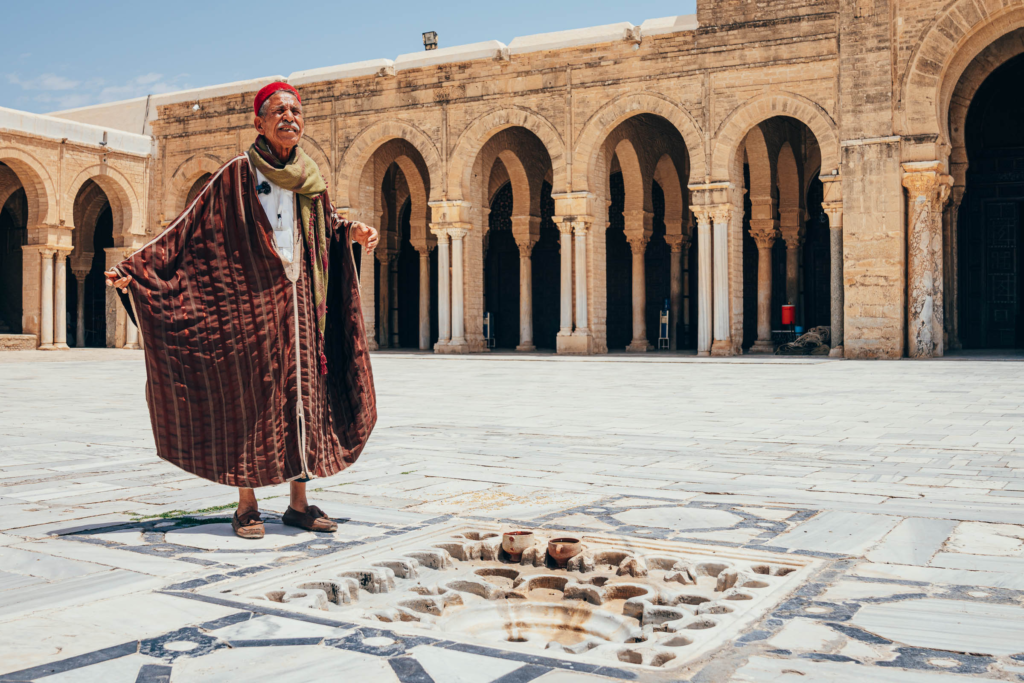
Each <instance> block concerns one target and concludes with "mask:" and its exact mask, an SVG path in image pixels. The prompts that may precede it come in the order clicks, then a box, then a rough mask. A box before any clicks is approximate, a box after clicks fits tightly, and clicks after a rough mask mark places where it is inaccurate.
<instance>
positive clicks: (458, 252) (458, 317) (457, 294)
mask: <svg viewBox="0 0 1024 683" xmlns="http://www.w3.org/2000/svg"><path fill="white" fill-rule="evenodd" d="M468 232H469V231H468V230H466V229H465V228H448V236H449V237H450V238H451V241H452V340H451V343H450V344H449V346H451V347H453V348H454V349H458V350H459V351H460V352H461V353H467V352H468V351H469V345H468V344H467V343H466V326H465V303H464V302H465V289H464V286H463V281H464V268H465V266H464V265H463V259H462V247H463V238H464V237H465V236H466V234H467V233H468Z"/></svg>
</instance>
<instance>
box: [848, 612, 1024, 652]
mask: <svg viewBox="0 0 1024 683" xmlns="http://www.w3.org/2000/svg"><path fill="white" fill-rule="evenodd" d="M852 623H854V624H856V625H858V626H860V627H861V628H864V629H866V630H868V631H870V632H872V633H874V634H876V635H880V636H882V637H883V638H888V639H890V640H894V641H897V642H900V643H904V644H907V645H913V646H916V647H924V648H930V649H934V650H948V651H951V652H962V653H978V654H987V655H995V656H999V655H1012V654H1018V653H1020V652H1021V651H1022V650H1024V607H1021V606H1019V605H998V604H993V603H986V602H973V601H967V600H943V599H938V598H924V599H921V600H907V601H904V602H899V603H884V604H874V605H865V606H863V607H861V609H860V610H859V611H858V612H857V613H856V614H855V615H854V616H853V619H852Z"/></svg>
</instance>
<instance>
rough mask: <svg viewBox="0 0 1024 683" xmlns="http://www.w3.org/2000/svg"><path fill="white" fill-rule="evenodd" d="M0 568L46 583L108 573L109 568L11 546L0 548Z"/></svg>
mask: <svg viewBox="0 0 1024 683" xmlns="http://www.w3.org/2000/svg"><path fill="white" fill-rule="evenodd" d="M0 567H2V568H3V570H4V571H6V572H10V573H13V574H21V575H23V576H35V577H38V578H41V579H46V580H48V581H60V580H63V579H76V578H79V577H82V576H87V575H89V574H96V573H98V572H105V571H110V567H105V566H103V565H100V564H95V563H93V562H82V561H78V560H69V559H65V558H63V557H54V556H53V555H46V554H43V553H33V552H29V551H28V550H24V549H21V548H14V547H11V546H7V547H3V548H0Z"/></svg>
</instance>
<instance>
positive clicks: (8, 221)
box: [0, 189, 28, 334]
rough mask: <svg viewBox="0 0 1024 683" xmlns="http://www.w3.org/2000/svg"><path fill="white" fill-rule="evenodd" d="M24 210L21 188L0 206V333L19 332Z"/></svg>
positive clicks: (25, 238) (25, 233)
mask: <svg viewBox="0 0 1024 683" xmlns="http://www.w3.org/2000/svg"><path fill="white" fill-rule="evenodd" d="M27 212H28V202H27V200H26V198H25V190H23V189H19V190H16V191H15V192H14V194H12V195H11V196H10V197H9V198H8V199H7V202H6V203H5V204H4V205H3V206H2V207H0V334H20V333H21V287H22V282H21V280H22V278H21V271H22V252H21V247H22V246H23V245H24V244H25V243H26V242H27V239H28V231H27V230H26V229H25V218H26V214H27Z"/></svg>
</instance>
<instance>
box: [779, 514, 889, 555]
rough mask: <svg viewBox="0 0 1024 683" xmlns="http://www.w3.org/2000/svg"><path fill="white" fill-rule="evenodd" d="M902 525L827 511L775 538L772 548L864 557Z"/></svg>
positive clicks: (884, 517) (883, 518) (884, 518)
mask: <svg viewBox="0 0 1024 683" xmlns="http://www.w3.org/2000/svg"><path fill="white" fill-rule="evenodd" d="M899 523H900V518H899V517H890V516H888V515H865V514H860V513H856V512H839V511H828V512H823V513H821V514H819V515H817V516H816V517H814V518H812V519H811V520H809V521H807V522H804V523H803V524H801V525H800V526H798V527H796V528H795V529H791V530H789V531H787V532H786V533H784V534H781V535H779V536H776V537H775V538H773V539H772V541H771V545H773V546H777V547H780V548H790V549H792V550H813V551H816V552H824V553H836V554H842V555H855V556H856V555H861V554H863V553H864V551H865V550H867V549H868V548H870V547H871V546H873V545H874V544H875V543H877V542H878V541H879V540H880V539H881V538H882V537H884V536H885V535H886V534H888V533H889V532H890V531H892V530H893V528H894V527H895V526H896V525H897V524H899Z"/></svg>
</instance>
